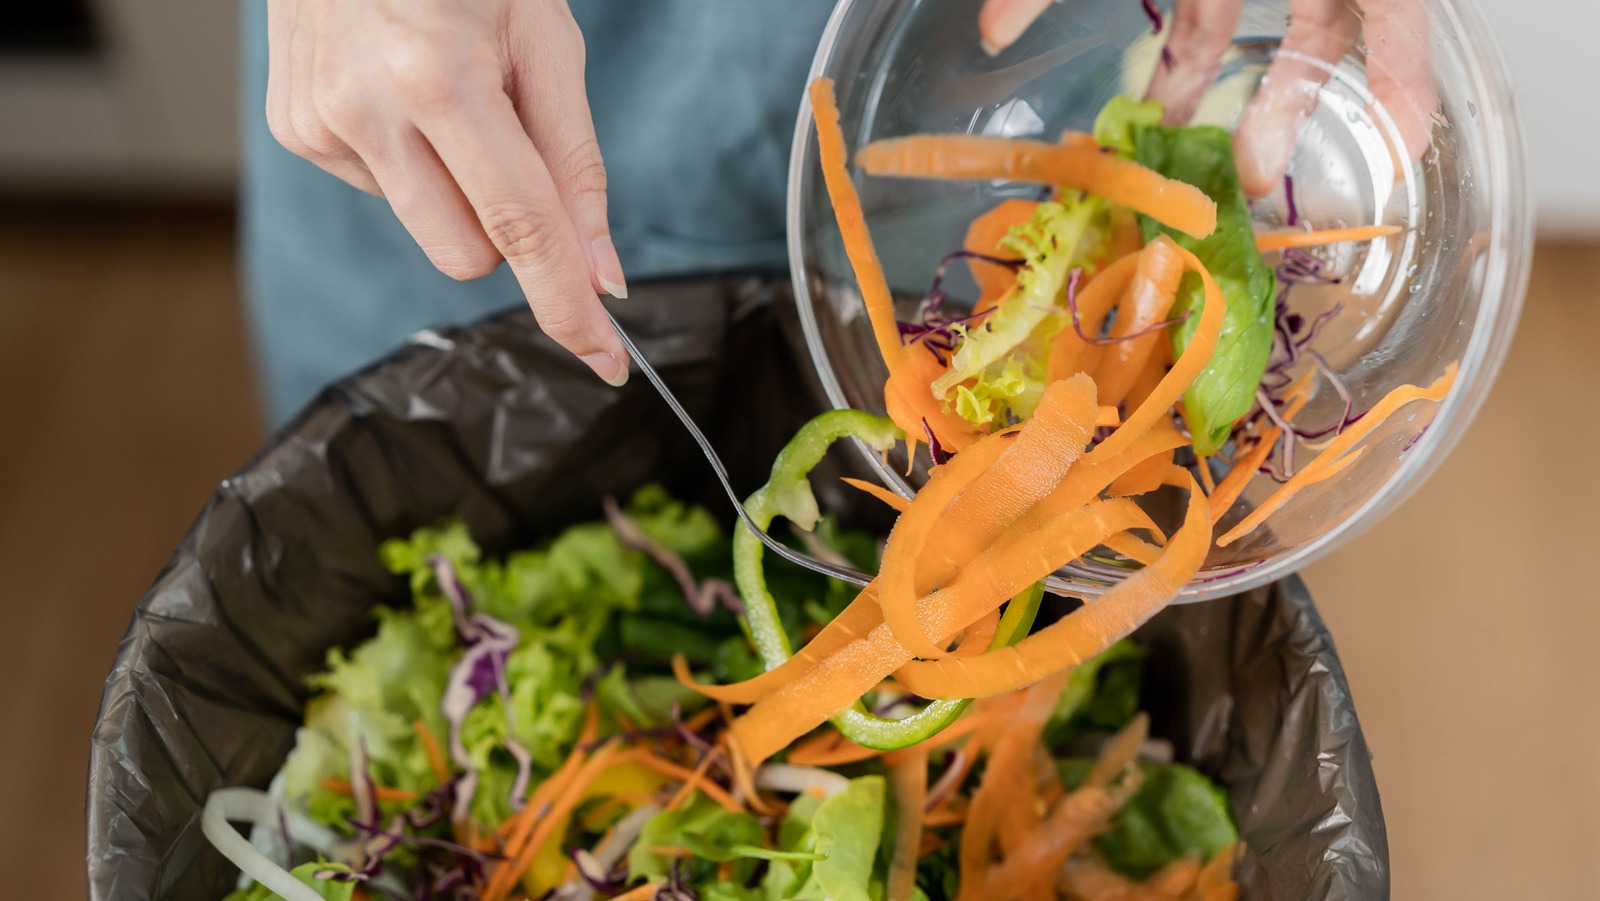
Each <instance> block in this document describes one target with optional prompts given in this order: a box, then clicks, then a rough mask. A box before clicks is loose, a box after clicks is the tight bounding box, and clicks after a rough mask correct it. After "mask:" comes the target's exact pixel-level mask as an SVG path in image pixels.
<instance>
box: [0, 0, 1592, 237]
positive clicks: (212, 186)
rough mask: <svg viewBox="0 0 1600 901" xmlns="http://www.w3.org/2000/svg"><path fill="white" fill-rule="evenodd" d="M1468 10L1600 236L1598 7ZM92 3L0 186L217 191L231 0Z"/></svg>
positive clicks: (1565, 195) (26, 81) (1569, 216)
mask: <svg viewBox="0 0 1600 901" xmlns="http://www.w3.org/2000/svg"><path fill="white" fill-rule="evenodd" d="M1129 2H1133V0H1129ZM1478 2H1479V3H1480V4H1481V5H1482V6H1483V8H1484V11H1485V13H1486V14H1487V15H1488V18H1489V20H1490V22H1491V24H1492V26H1493V30H1494V32H1495V33H1496V34H1497V35H1498V37H1499V39H1500V42H1501V44H1502V46H1503V47H1504V49H1505V53H1506V57H1507V59H1508V61H1509V62H1510V65H1511V69H1512V74H1513V77H1514V78H1515V80H1516V83H1517V86H1518V92H1519V96H1520V98H1521V104H1522V111H1523V117H1524V121H1525V122H1526V126H1527V132H1528V138H1529V147H1530V163H1531V165H1532V169H1533V177H1534V185H1535V190H1536V195H1537V197H1538V202H1539V225H1540V229H1541V231H1543V232H1545V233H1547V234H1558V235H1560V234H1565V235H1573V234H1585V235H1595V236H1600V156H1597V154H1596V148H1600V87H1597V86H1596V84H1597V77H1600V71H1597V70H1600V66H1597V65H1596V62H1597V60H1596V57H1597V56H1600V49H1597V47H1596V45H1595V38H1596V36H1597V35H1600V0H1478ZM97 6H98V8H99V10H100V13H101V20H102V23H103V24H104V25H105V26H106V32H107V34H108V37H109V40H110V42H111V45H112V53H111V55H110V59H109V60H108V62H106V63H105V64H102V65H72V64H52V65H46V64H40V63H28V64H22V63H14V62H13V63H6V64H0V190H5V189H7V188H13V189H14V188H16V187H26V188H31V189H35V190H41V189H42V190H50V189H54V188H59V187H66V188H72V189H76V190H78V191H80V192H81V191H86V190H87V191H104V190H123V191H145V192H150V191H157V192H163V193H172V192H185V191H190V192H206V193H209V192H217V191H225V190H227V189H228V188H229V187H230V186H231V184H232V180H233V177H234V170H235V167H236V166H237V160H238V145H237V140H236V128H237V117H238V111H237V90H238V88H237V85H238V24H237V23H238V3H237V0H204V2H197V0H97Z"/></svg>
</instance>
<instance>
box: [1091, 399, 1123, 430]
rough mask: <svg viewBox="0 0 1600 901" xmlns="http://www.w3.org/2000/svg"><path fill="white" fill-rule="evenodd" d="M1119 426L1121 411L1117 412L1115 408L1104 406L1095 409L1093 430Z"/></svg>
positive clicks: (1120, 423)
mask: <svg viewBox="0 0 1600 901" xmlns="http://www.w3.org/2000/svg"><path fill="white" fill-rule="evenodd" d="M1119 425H1122V411H1121V410H1118V409H1117V408H1116V407H1115V406H1110V407H1108V406H1106V405H1105V404H1101V405H1100V406H1099V407H1098V408H1096V410H1095V414H1094V427H1095V428H1097V429H1099V428H1116V427H1117V426H1119Z"/></svg>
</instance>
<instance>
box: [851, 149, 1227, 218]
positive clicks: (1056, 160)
mask: <svg viewBox="0 0 1600 901" xmlns="http://www.w3.org/2000/svg"><path fill="white" fill-rule="evenodd" d="M856 164H857V165H859V166H860V167H861V168H863V169H865V170H866V171H867V173H868V174H869V175H897V176H905V177H912V178H951V179H991V178H1005V179H1013V180H1016V181H1031V182H1039V183H1042V184H1048V185H1063V186H1066V187H1069V188H1077V189H1079V190H1083V191H1088V192H1090V193H1091V194H1095V195H1098V196H1100V197H1104V198H1105V199H1106V200H1109V201H1111V202H1112V203H1116V204H1121V205H1122V206H1126V207H1130V208H1132V209H1134V210H1136V211H1137V212H1140V213H1143V214H1144V215H1146V216H1149V217H1150V218H1152V219H1155V220H1156V221H1158V222H1160V223H1162V224H1163V225H1168V226H1171V227H1172V228H1175V229H1177V230H1178V231H1181V232H1184V233H1185V234H1189V235H1193V236H1194V237H1196V238H1204V237H1205V236H1207V235H1209V234H1211V233H1212V232H1213V231H1215V230H1216V227H1217V205H1216V203H1215V202H1213V201H1212V200H1211V198H1210V197H1207V196H1206V194H1205V192H1204V191H1201V190H1200V189H1199V188H1196V187H1194V186H1193V185H1189V184H1185V183H1184V182H1181V181H1178V180H1176V179H1171V178H1167V177H1166V176H1163V175H1161V174H1160V173H1157V172H1155V171H1153V170H1151V169H1148V168H1146V167H1144V166H1141V165H1139V164H1138V163H1135V162H1133V161H1131V160H1125V159H1121V158H1119V157H1117V156H1114V155H1112V154H1107V153H1101V152H1100V151H1099V149H1098V148H1096V149H1094V150H1090V149H1088V148H1084V147H1063V146H1061V145H1059V144H1051V143H1048V142H1044V141H1023V140H1014V139H1011V138H998V137H989V136H985V135H966V134H941V135H911V136H909V137H903V138H889V139H887V140H882V141H873V142H872V143H871V144H868V145H867V146H865V147H862V148H861V149H860V150H859V151H857V153H856Z"/></svg>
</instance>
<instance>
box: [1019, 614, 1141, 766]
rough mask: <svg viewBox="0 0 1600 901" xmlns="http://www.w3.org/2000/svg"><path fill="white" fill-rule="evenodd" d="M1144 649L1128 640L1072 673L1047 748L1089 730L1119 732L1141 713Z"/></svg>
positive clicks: (1048, 728) (1050, 727) (1055, 712)
mask: <svg viewBox="0 0 1600 901" xmlns="http://www.w3.org/2000/svg"><path fill="white" fill-rule="evenodd" d="M1144 656H1145V653H1144V649H1143V648H1141V647H1139V646H1138V645H1137V644H1134V643H1133V642H1132V641H1129V640H1128V639H1126V638H1124V639H1123V640H1121V641H1119V642H1117V643H1116V644H1114V645H1112V646H1111V647H1109V648H1106V649H1105V650H1104V651H1101V652H1100V653H1099V654H1096V655H1095V656H1094V657H1091V658H1090V659H1089V660H1087V661H1085V662H1084V663H1083V664H1082V665H1081V666H1079V667H1078V668H1076V669H1074V670H1073V671H1072V676H1071V677H1070V678H1068V679H1067V687H1066V688H1064V689H1062V691H1061V697H1060V699H1058V700H1057V701H1056V707H1055V710H1053V711H1051V714H1050V721H1049V723H1048V724H1047V725H1046V726H1045V733H1044V740H1045V743H1046V744H1049V745H1056V744H1060V743H1061V742H1062V741H1064V740H1065V739H1067V738H1069V737H1071V736H1073V735H1077V734H1079V733H1081V732H1084V731H1087V730H1095V731H1101V732H1115V731H1116V730H1118V729H1121V728H1122V727H1123V726H1125V725H1127V724H1128V721H1129V720H1131V719H1133V715H1134V714H1135V713H1138V712H1139V686H1140V682H1141V680H1142V679H1143V676H1144Z"/></svg>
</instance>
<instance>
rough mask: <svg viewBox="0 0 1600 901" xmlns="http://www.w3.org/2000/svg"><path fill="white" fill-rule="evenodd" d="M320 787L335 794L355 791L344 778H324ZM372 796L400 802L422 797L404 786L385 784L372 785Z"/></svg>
mask: <svg viewBox="0 0 1600 901" xmlns="http://www.w3.org/2000/svg"><path fill="white" fill-rule="evenodd" d="M322 787H323V788H324V789H325V790H327V791H331V792H333V793H335V794H340V795H349V794H354V793H355V788H354V787H353V786H351V785H350V783H349V781H348V780H345V779H324V780H322ZM372 796H373V797H374V798H376V799H377V800H379V801H395V802H399V803H402V804H405V803H410V802H412V801H415V800H417V799H418V798H420V797H422V796H421V795H419V794H417V793H416V792H414V791H411V790H409V789H404V788H391V787H390V786H387V785H374V786H373V787H372Z"/></svg>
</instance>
